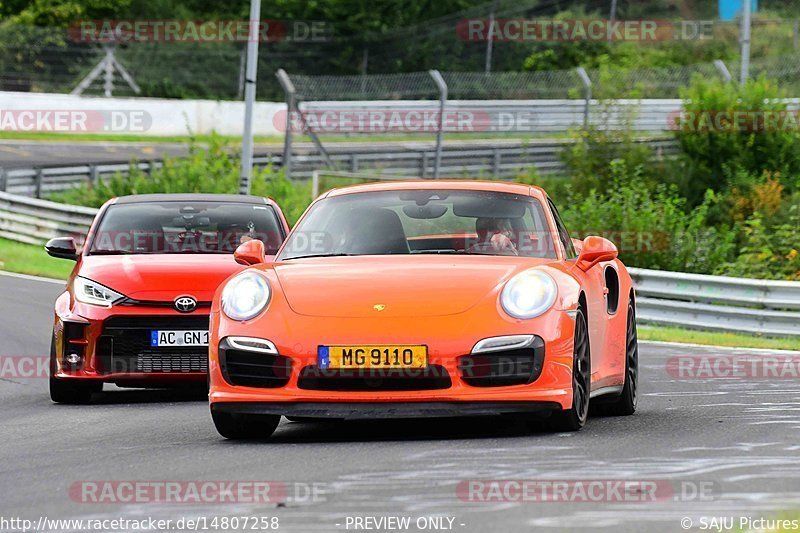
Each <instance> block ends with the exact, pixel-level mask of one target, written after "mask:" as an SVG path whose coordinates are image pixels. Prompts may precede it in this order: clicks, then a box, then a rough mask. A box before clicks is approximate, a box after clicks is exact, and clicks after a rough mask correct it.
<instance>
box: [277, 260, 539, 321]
mask: <svg viewBox="0 0 800 533" xmlns="http://www.w3.org/2000/svg"><path fill="white" fill-rule="evenodd" d="M547 261H548V260H537V259H529V260H526V261H520V259H519V258H517V257H514V258H509V257H487V256H473V257H466V256H425V257H422V256H413V257H408V259H407V260H398V258H397V257H391V256H361V257H343V258H315V259H298V260H290V261H285V262H283V263H278V264H276V265H275V267H274V268H275V272H276V276H277V278H278V280H279V283H280V287H281V290H282V291H283V294H284V296H285V298H286V301H287V303H288V305H289V307H290V308H291V309H292V310H293V311H294V312H295V313H298V314H300V315H306V316H318V317H331V318H334V317H335V318H347V317H351V318H363V317H375V316H376V313H380V316H382V317H385V318H391V317H413V316H416V317H432V316H444V315H454V314H459V313H464V312H466V311H468V310H469V309H470V308H472V307H473V306H475V305H476V304H477V303H478V302H480V301H481V300H483V299H485V298H487V297H488V296H489V295H490V294H496V293H497V291H499V290H500V289H501V288H502V286H503V284H504V283H505V282H506V281H507V280H508V279H509V278H511V277H512V276H513V275H515V274H516V273H517V272H520V271H522V270H525V269H527V268H530V267H534V266H537V265H539V264H542V263H545V262H547Z"/></svg>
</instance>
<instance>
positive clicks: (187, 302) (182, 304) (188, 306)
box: [175, 296, 197, 313]
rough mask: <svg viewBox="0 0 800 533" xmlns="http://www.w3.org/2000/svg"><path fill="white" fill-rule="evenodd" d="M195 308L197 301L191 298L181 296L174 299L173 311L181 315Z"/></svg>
mask: <svg viewBox="0 0 800 533" xmlns="http://www.w3.org/2000/svg"><path fill="white" fill-rule="evenodd" d="M195 307H197V300H195V299H194V298H192V297H191V296H181V297H179V298H176V299H175V309H177V310H178V311H180V312H181V313H191V312H192V311H194V309H195Z"/></svg>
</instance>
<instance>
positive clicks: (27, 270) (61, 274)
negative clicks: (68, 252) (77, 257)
mask: <svg viewBox="0 0 800 533" xmlns="http://www.w3.org/2000/svg"><path fill="white" fill-rule="evenodd" d="M0 263H2V265H1V266H0V270H6V271H8V272H17V273H19V274H30V275H32V276H43V277H46V278H54V279H67V276H69V273H70V272H71V271H72V267H73V266H75V263H74V262H72V261H69V260H68V259H56V258H54V257H50V256H49V255H47V253H46V252H45V251H44V247H42V246H33V245H31V244H22V243H19V242H15V241H10V240H7V239H0Z"/></svg>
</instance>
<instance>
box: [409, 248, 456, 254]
mask: <svg viewBox="0 0 800 533" xmlns="http://www.w3.org/2000/svg"><path fill="white" fill-rule="evenodd" d="M411 253H412V254H436V255H438V254H465V253H467V252H464V251H462V250H453V249H450V248H443V249H441V250H412V251H411Z"/></svg>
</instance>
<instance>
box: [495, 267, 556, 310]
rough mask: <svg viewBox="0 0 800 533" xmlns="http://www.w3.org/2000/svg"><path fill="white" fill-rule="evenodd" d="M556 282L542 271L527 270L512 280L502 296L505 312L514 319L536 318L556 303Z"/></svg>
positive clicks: (504, 288)
mask: <svg viewBox="0 0 800 533" xmlns="http://www.w3.org/2000/svg"><path fill="white" fill-rule="evenodd" d="M556 292H557V290H556V282H555V281H553V278H551V277H550V276H549V275H547V274H546V273H545V272H543V271H541V270H535V269H533V270H526V271H525V272H521V273H519V274H517V275H516V276H514V277H513V278H511V279H510V280H509V281H508V283H506V286H505V287H503V292H502V293H501V294H500V304H501V305H502V306H503V310H505V312H506V313H508V314H509V316H512V317H514V318H534V317H537V316H539V315H541V314H542V313H544V312H545V311H547V310H548V309H550V307H551V306H552V305H553V303H554V302H555V301H556Z"/></svg>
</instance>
